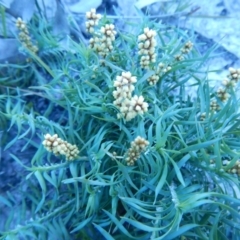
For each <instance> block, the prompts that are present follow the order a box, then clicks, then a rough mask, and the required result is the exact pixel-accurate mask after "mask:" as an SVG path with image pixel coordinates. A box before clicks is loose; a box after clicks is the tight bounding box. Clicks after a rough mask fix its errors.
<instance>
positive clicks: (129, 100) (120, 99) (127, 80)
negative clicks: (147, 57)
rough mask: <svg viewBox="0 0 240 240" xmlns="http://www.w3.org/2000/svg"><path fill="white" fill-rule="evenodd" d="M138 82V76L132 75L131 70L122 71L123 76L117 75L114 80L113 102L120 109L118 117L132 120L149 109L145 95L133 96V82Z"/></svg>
mask: <svg viewBox="0 0 240 240" xmlns="http://www.w3.org/2000/svg"><path fill="white" fill-rule="evenodd" d="M136 82H137V78H136V77H135V76H132V74H131V73H130V72H122V75H121V76H117V77H116V80H115V81H114V87H116V90H115V91H113V97H114V98H115V101H114V102H113V104H114V105H115V106H116V107H117V108H118V109H119V110H120V113H118V115H117V117H118V118H122V117H123V118H125V119H126V121H130V120H132V119H133V118H135V117H136V116H137V115H143V114H144V113H145V112H147V110H148V104H147V103H146V102H144V98H143V96H136V95H135V96H134V97H132V92H133V91H134V85H133V83H136Z"/></svg>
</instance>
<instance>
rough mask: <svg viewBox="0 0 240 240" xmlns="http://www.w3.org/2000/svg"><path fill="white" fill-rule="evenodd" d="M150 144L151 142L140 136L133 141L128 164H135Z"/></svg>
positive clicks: (129, 150) (128, 153)
mask: <svg viewBox="0 0 240 240" xmlns="http://www.w3.org/2000/svg"><path fill="white" fill-rule="evenodd" d="M148 145H149V142H148V141H147V140H146V139H144V138H142V137H140V136H138V137H136V138H135V140H134V141H133V142H131V147H130V148H129V149H128V152H127V157H126V159H125V160H126V162H127V165H128V166H133V165H134V163H135V162H136V161H137V160H138V158H139V157H140V154H141V153H142V152H143V151H145V149H146V147H147V146H148Z"/></svg>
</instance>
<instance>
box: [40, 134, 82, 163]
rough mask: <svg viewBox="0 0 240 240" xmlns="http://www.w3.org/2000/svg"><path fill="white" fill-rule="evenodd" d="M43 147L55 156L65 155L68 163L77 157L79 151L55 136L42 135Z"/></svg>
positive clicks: (74, 146)
mask: <svg viewBox="0 0 240 240" xmlns="http://www.w3.org/2000/svg"><path fill="white" fill-rule="evenodd" d="M42 144H43V146H44V147H45V148H46V150H47V151H49V152H52V153H53V154H55V155H56V156H58V155H65V157H66V159H67V160H68V161H72V160H74V159H76V158H77V157H78V154H79V150H78V148H77V146H76V145H72V144H70V143H68V142H66V141H64V140H62V139H61V138H59V137H58V135H57V134H54V135H52V136H51V135H50V134H49V133H47V134H46V135H44V141H43V142H42Z"/></svg>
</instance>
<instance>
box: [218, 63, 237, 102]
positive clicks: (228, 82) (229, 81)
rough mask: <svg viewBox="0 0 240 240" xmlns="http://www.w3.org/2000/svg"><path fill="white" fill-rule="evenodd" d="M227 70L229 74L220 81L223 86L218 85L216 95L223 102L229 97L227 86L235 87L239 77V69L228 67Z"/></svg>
mask: <svg viewBox="0 0 240 240" xmlns="http://www.w3.org/2000/svg"><path fill="white" fill-rule="evenodd" d="M228 70H229V74H228V75H227V77H226V78H225V79H223V81H222V85H223V87H219V88H218V90H217V96H218V98H219V99H220V100H221V101H223V102H225V101H227V100H228V98H229V97H230V94H229V88H233V87H235V86H236V85H237V83H238V81H239V79H240V69H235V68H232V67H230V68H229V69H228Z"/></svg>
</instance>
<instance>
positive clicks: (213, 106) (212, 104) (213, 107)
mask: <svg viewBox="0 0 240 240" xmlns="http://www.w3.org/2000/svg"><path fill="white" fill-rule="evenodd" d="M219 108H220V106H219V105H218V104H217V101H216V100H212V101H211V102H210V110H211V111H213V112H216V111H218V110H219Z"/></svg>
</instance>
